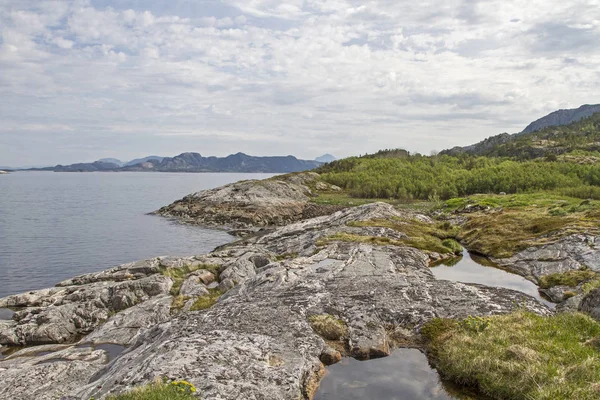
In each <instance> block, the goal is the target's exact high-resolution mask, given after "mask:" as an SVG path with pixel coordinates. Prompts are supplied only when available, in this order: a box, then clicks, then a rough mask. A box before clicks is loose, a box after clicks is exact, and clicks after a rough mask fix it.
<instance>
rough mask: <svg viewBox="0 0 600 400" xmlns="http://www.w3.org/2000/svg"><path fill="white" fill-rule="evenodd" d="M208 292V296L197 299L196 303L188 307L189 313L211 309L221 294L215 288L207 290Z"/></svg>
mask: <svg viewBox="0 0 600 400" xmlns="http://www.w3.org/2000/svg"><path fill="white" fill-rule="evenodd" d="M208 291H209V294H207V295H205V296H202V297H198V298H197V299H196V301H194V304H192V307H190V311H199V310H206V309H207V308H210V307H212V306H213V305H214V304H215V303H216V302H217V300H219V297H221V295H222V294H223V292H222V291H221V290H219V289H217V288H215V289H208Z"/></svg>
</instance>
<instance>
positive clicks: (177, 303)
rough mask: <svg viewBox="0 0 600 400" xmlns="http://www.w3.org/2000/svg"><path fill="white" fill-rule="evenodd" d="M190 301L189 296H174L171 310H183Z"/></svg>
mask: <svg viewBox="0 0 600 400" xmlns="http://www.w3.org/2000/svg"><path fill="white" fill-rule="evenodd" d="M189 299H190V297H189V296H182V295H180V294H179V295H177V296H174V297H173V301H172V302H171V310H181V309H182V308H183V306H185V303H186V302H187V301H188V300H189Z"/></svg>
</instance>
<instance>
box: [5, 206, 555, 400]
mask: <svg viewBox="0 0 600 400" xmlns="http://www.w3.org/2000/svg"><path fill="white" fill-rule="evenodd" d="M372 219H396V220H399V219H418V220H419V221H422V222H424V223H427V222H431V221H430V220H429V219H428V218H427V217H425V216H422V215H419V214H415V213H411V212H399V211H397V210H395V209H394V208H393V207H391V206H390V205H387V204H383V203H375V204H370V205H365V206H361V207H357V208H353V209H347V210H343V211H338V212H336V213H334V214H332V215H328V216H321V217H317V218H313V219H310V220H303V221H300V222H297V223H293V224H290V225H287V226H285V227H281V228H278V229H276V230H274V231H272V232H270V233H264V234H262V235H256V236H252V237H248V238H246V239H243V240H240V241H238V242H236V243H233V244H231V245H227V246H224V247H222V248H219V249H217V250H216V251H214V252H213V253H211V254H209V255H205V256H198V257H194V258H190V259H175V258H169V259H156V260H149V261H146V262H142V263H135V264H129V265H128V266H122V267H118V268H115V269H112V270H109V271H106V272H101V273H98V274H92V275H87V276H83V277H79V278H76V279H72V280H69V281H67V282H64V283H63V284H64V285H65V286H61V287H59V288H54V289H47V291H48V292H43V296H42V294H39V295H36V296H30V297H29V298H28V300H27V302H26V303H27V304H31V303H39V304H40V305H41V307H45V308H46V311H43V310H42V311H43V312H50V311H49V310H51V309H53V308H55V307H56V308H59V307H61V306H60V304H57V305H53V303H52V302H51V301H50V300H49V299H48V300H44V299H47V298H49V297H52V296H54V297H55V298H56V299H57V300H59V301H58V303H60V299H64V298H65V295H62V294H61V295H59V294H58V293H57V292H56V291H61V290H62V291H64V290H72V288H73V287H78V286H84V287H89V289H88V290H91V288H92V287H95V285H120V284H131V283H135V282H139V281H143V280H144V279H150V278H155V279H156V280H161V281H162V279H163V278H166V277H165V276H164V275H162V274H161V271H162V269H163V268H171V269H175V270H176V269H178V268H184V267H185V266H188V268H189V265H190V263H191V262H192V261H194V260H195V261H198V262H201V263H203V264H211V265H217V266H219V267H218V268H214V269H211V270H210V271H209V272H210V273H211V274H212V273H213V272H212V271H218V273H217V274H216V275H214V274H213V275H214V278H215V281H214V282H210V280H211V277H210V276H209V275H208V273H206V272H205V271H202V268H201V266H198V268H196V270H195V271H192V272H190V273H189V274H188V275H187V277H185V280H184V282H187V280H188V279H189V280H190V282H191V283H190V285H189V286H190V287H194V286H195V285H204V284H205V283H206V282H210V283H209V285H213V286H214V285H216V284H218V285H219V287H220V286H221V285H224V284H225V283H226V282H227V286H228V288H230V290H229V291H228V292H227V293H225V294H224V295H222V296H221V297H220V298H219V299H218V301H217V302H216V304H214V305H212V307H210V308H208V309H204V310H201V311H188V312H186V311H175V310H172V311H171V312H170V313H167V312H166V309H167V306H168V304H169V300H171V296H170V295H168V294H165V290H166V291H167V292H168V289H167V287H165V288H164V289H165V290H162V291H160V293H156V294H155V295H153V296H151V297H150V296H149V297H148V298H147V299H146V300H141V302H139V303H137V304H134V305H132V306H131V307H129V308H127V309H125V310H123V311H119V312H117V313H116V314H115V315H112V316H110V318H109V319H108V320H107V321H106V322H105V323H104V324H102V325H100V324H98V325H97V326H96V327H95V330H94V331H93V332H92V333H91V334H89V335H88V336H87V337H85V338H83V339H82V340H83V341H86V342H92V343H102V342H111V343H121V344H127V345H128V346H129V348H128V349H127V351H125V352H124V353H122V355H120V356H119V357H117V358H116V359H114V360H113V361H112V362H110V363H109V364H103V363H102V362H100V363H98V362H96V361H90V362H88V364H87V366H86V367H85V368H83V367H82V369H84V370H85V373H80V374H75V373H74V374H73V375H72V377H66V375H65V374H64V373H63V372H60V371H58V370H54V369H52V368H53V367H52V363H50V364H42V365H39V364H33V363H32V362H30V360H29V359H26V358H25V357H15V358H13V357H14V356H11V357H10V358H9V359H6V360H5V361H0V381H2V382H3V384H4V386H3V388H2V389H1V390H3V392H0V395H4V396H5V397H7V398H11V399H15V400H18V399H26V398H30V397H28V394H27V395H26V394H23V393H24V392H21V391H20V389H22V386H20V383H18V382H17V375H15V373H14V372H13V369H14V368H19V374H20V375H21V376H23V375H28V376H29V374H32V375H35V376H37V377H38V378H39V377H40V376H42V374H44V376H45V381H51V380H52V379H55V378H56V382H59V384H60V385H61V387H60V388H59V387H57V388H54V386H50V387H46V388H45V389H46V390H45V392H44V393H40V396H39V397H36V398H40V399H50V398H56V397H59V396H60V395H64V394H68V395H70V396H73V397H74V398H75V399H89V398H90V397H94V398H96V399H101V398H104V397H105V396H106V395H108V394H112V393H121V392H123V391H126V390H128V389H130V388H132V387H135V386H138V385H142V384H145V383H148V382H150V381H152V380H153V379H154V378H156V377H163V376H167V377H169V378H174V379H186V380H188V381H190V382H192V383H193V384H194V385H195V386H196V387H197V388H198V392H199V394H200V396H201V397H202V398H219V399H238V398H245V399H294V400H295V399H310V398H311V396H312V394H313V392H314V390H315V389H316V387H317V385H318V382H319V380H320V379H321V377H322V375H323V368H324V365H323V363H324V362H325V363H333V362H336V360H339V357H340V356H341V355H346V356H352V357H356V358H360V359H368V358H376V357H382V356H385V355H388V354H389V353H390V351H391V350H392V349H393V348H394V347H396V346H399V345H406V344H407V343H412V344H413V345H418V343H419V339H420V336H419V329H420V327H421V326H422V325H423V324H424V323H425V322H427V321H429V320H430V319H431V318H434V317H448V318H461V317H466V316H468V315H492V314H501V313H506V312H510V311H512V310H513V309H515V307H525V308H527V309H529V310H531V311H533V312H536V313H539V314H543V315H546V314H549V313H550V310H548V309H547V308H546V307H545V306H544V305H542V304H540V303H538V302H537V301H536V300H535V299H534V298H532V297H529V296H527V295H525V294H523V293H520V292H517V291H513V290H508V289H501V288H491V287H486V286H482V285H475V284H464V283H458V282H450V281H443V280H437V279H436V278H435V277H434V276H433V274H432V272H431V271H430V269H429V263H430V260H431V259H432V257H433V258H436V255H435V254H433V253H431V254H426V253H424V252H422V251H420V250H417V249H414V248H411V247H403V246H391V245H390V246H379V245H374V244H371V243H358V242H345V241H335V240H324V239H327V238H330V237H331V236H333V235H335V234H339V233H344V232H345V233H351V234H352V235H358V236H361V235H362V236H373V235H386V234H387V231H386V230H385V228H374V227H357V226H348V223H349V222H353V221H366V220H372ZM438 256H439V255H438ZM284 258H285V259H284ZM126 271H128V272H126ZM133 271H135V272H136V273H137V274H140V275H139V278H138V279H135V280H133V281H130V280H127V277H128V276H129V275H128V274H131V275H134V272H133ZM141 271H144V276H143V277H142V275H141V274H142V272H141ZM163 272H164V271H163ZM166 275H169V274H166ZM173 275H175V274H173ZM217 275H218V276H217ZM111 276H112V277H115V278H114V279H118V280H120V281H115V280H111V279H110V277H111ZM117 276H118V277H119V278H116V277H117ZM168 279H170V278H168ZM184 284H185V283H184ZM167 286H169V285H167ZM232 286H234V287H233V288H231V287H232ZM181 288H182V289H183V285H182V286H181ZM211 290H212V289H211ZM50 292H51V293H50ZM23 296H25V295H20V296H13V297H11V298H13V300H11V304H16V302H17V301H16V300H17V299H22V300H20V302H21V303H25V300H24V297H23ZM34 297H35V299H34ZM86 298H87V297H86V296H83V295H82V296H81V302H82V304H86ZM1 301H2V302H3V303H0V304H5V305H8V304H7V303H6V299H3V300H1ZM63 301H64V300H63ZM152 310H156V312H155V313H152ZM17 314H18V313H17ZM154 314H155V315H154ZM323 315H328V316H331V318H332V319H333V320H336V321H339V323H340V324H342V325H343V326H344V329H343V330H342V331H341V332H342V333H341V334H340V335H339V338H338V339H337V340H333V341H332V340H330V339H325V338H324V337H323V336H320V334H319V332H317V331H314V330H313V325H311V322H310V321H311V319H312V318H313V317H314V316H323ZM13 322H14V323H18V322H17V321H13ZM38 322H39V324H38V329H43V327H44V326H45V323H44V322H43V321H41V320H40V321H38ZM13 331H15V329H13V330H12V331H11V332H13ZM328 337H331V336H328ZM338 353H339V354H338ZM90 354H91V353H90ZM19 358H21V360H19ZM9 361H10V363H11V364H7V363H8V362H9ZM82 362H85V361H82ZM17 365H18V367H17ZM61 368H65V366H61ZM92 371H95V372H94V373H93V374H92V373H91V372H92ZM61 374H62V375H61ZM25 393H27V392H25ZM36 393H37V392H36Z"/></svg>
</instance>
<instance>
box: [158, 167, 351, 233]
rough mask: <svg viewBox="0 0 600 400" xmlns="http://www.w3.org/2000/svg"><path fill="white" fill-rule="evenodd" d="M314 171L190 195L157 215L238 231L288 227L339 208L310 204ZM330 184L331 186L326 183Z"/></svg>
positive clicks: (314, 176)
mask: <svg viewBox="0 0 600 400" xmlns="http://www.w3.org/2000/svg"><path fill="white" fill-rule="evenodd" d="M318 177H319V175H318V174H316V173H314V172H304V173H301V174H293V175H286V176H281V177H275V178H271V179H265V180H261V181H257V180H251V181H241V182H236V183H232V184H229V185H225V186H222V187H219V188H215V189H209V190H204V191H201V192H198V193H194V194H190V195H188V196H186V197H184V198H183V199H181V200H178V201H176V202H174V203H173V204H171V205H168V206H166V207H163V208H161V209H160V210H158V211H156V212H155V213H156V214H159V215H163V216H167V217H174V218H178V219H181V220H183V221H186V222H191V223H196V224H200V225H207V226H220V227H228V228H230V229H231V228H234V229H236V230H237V229H244V230H247V229H248V228H257V227H264V226H271V225H285V224H288V223H290V222H294V221H298V220H300V219H303V218H307V217H314V216H316V215H326V214H330V213H331V212H333V211H335V210H337V209H339V208H340V207H337V206H327V205H323V206H321V205H309V201H310V199H311V198H312V197H313V196H314V195H315V194H314V193H313V191H312V190H311V189H310V187H309V186H310V185H312V184H316V182H317V180H318ZM326 185H327V184H326Z"/></svg>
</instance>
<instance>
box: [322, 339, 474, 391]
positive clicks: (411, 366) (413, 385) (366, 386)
mask: <svg viewBox="0 0 600 400" xmlns="http://www.w3.org/2000/svg"><path fill="white" fill-rule="evenodd" d="M364 399H371V400H422V399H437V400H448V399H481V397H475V396H474V395H473V394H468V393H465V394H462V393H459V392H458V391H456V390H455V389H453V388H452V387H451V386H448V385H446V384H445V383H442V381H441V380H440V377H439V375H438V373H437V371H436V370H435V369H433V368H431V366H430V365H429V362H428V361H427V357H425V355H424V354H423V353H421V352H420V351H419V350H417V349H398V350H395V351H394V352H393V353H392V354H391V355H390V356H388V357H384V358H378V359H375V360H368V361H358V360H355V359H353V358H349V357H345V358H343V359H342V361H340V362H339V363H337V364H335V365H332V366H330V367H327V374H326V375H325V377H324V378H323V380H322V381H321V384H320V385H319V388H318V389H317V393H316V395H315V397H314V400H364Z"/></svg>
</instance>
